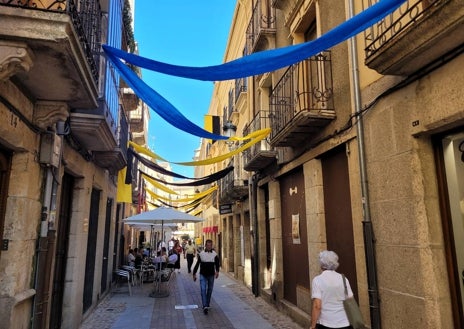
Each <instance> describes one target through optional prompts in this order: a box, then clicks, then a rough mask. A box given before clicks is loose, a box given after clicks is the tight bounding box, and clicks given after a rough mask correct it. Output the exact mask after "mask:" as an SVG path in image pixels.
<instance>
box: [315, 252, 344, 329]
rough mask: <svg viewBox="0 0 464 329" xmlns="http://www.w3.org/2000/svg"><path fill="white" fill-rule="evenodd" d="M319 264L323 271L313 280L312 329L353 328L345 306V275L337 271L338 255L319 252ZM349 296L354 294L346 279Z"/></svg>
mask: <svg viewBox="0 0 464 329" xmlns="http://www.w3.org/2000/svg"><path fill="white" fill-rule="evenodd" d="M319 264H320V266H321V270H322V273H321V274H319V275H318V276H316V277H314V279H313V281H312V289H311V298H312V301H313V302H312V304H313V305H312V311H311V327H310V329H316V328H317V329H331V328H337V329H352V328H353V327H352V326H351V325H350V322H349V321H348V317H347V316H346V313H345V309H344V308H343V300H344V299H345V287H344V285H343V276H342V275H341V274H340V273H338V272H336V269H337V268H338V265H339V264H338V256H337V254H336V253H335V252H333V251H328V250H324V251H321V252H320V253H319ZM345 282H346V288H347V290H348V296H347V297H348V298H349V297H352V296H353V291H352V290H351V286H350V283H349V281H348V279H346V281H345Z"/></svg>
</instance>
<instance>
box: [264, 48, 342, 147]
mask: <svg viewBox="0 0 464 329" xmlns="http://www.w3.org/2000/svg"><path fill="white" fill-rule="evenodd" d="M270 118H271V122H270V123H271V129H272V131H271V135H270V143H271V145H272V146H274V147H278V146H279V147H296V146H299V145H300V144H301V143H303V142H304V143H307V142H308V140H309V139H310V138H311V137H312V136H314V135H315V134H317V133H319V132H320V131H321V130H322V129H324V127H326V126H327V125H328V124H329V123H330V122H331V121H332V120H333V119H335V110H334V104H333V87H332V64H331V59H330V52H324V53H321V54H318V55H315V56H313V57H311V58H310V59H308V60H305V61H303V62H300V63H298V64H295V65H292V66H290V67H289V68H288V69H287V71H286V72H285V73H284V75H283V76H282V78H281V79H280V80H279V82H278V83H277V84H276V85H275V87H274V89H273V90H272V92H271V96H270Z"/></svg>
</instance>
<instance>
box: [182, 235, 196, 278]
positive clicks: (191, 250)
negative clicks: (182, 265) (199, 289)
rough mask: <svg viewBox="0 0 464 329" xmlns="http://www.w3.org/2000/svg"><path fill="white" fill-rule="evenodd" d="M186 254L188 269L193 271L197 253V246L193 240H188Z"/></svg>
mask: <svg viewBox="0 0 464 329" xmlns="http://www.w3.org/2000/svg"><path fill="white" fill-rule="evenodd" d="M184 250H185V256H186V257H187V271H188V272H189V273H191V272H192V265H193V259H194V258H195V255H196V253H197V247H195V245H194V244H193V243H192V240H188V243H187V244H186V245H185V248H184Z"/></svg>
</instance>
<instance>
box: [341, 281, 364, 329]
mask: <svg viewBox="0 0 464 329" xmlns="http://www.w3.org/2000/svg"><path fill="white" fill-rule="evenodd" d="M342 278H343V287H344V288H345V300H344V301H343V308H344V309H345V312H346V316H347V317H348V321H350V325H351V326H352V327H353V328H354V329H365V328H366V326H365V325H364V320H363V318H362V314H361V310H360V309H359V306H358V303H357V302H356V299H354V298H353V297H350V298H348V290H347V289H346V281H345V275H344V274H342Z"/></svg>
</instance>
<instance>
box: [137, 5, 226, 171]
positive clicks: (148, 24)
mask: <svg viewBox="0 0 464 329" xmlns="http://www.w3.org/2000/svg"><path fill="white" fill-rule="evenodd" d="M234 9H235V0H209V1H208V0H197V1H187V0H185V1H181V0H136V2H135V21H134V33H135V39H136V41H137V42H138V45H139V53H140V55H141V56H144V57H148V58H152V59H156V60H159V61H162V62H167V63H171V64H178V65H188V66H209V65H215V64H220V63H222V61H223V56H224V51H225V47H226V44H227V38H228V35H229V29H230V25H231V20H232V15H233V12H234ZM142 77H143V80H144V81H145V82H146V83H147V84H148V85H149V86H151V87H152V88H153V89H155V90H156V91H157V92H158V93H160V94H161V95H162V96H163V97H164V98H166V99H167V100H168V101H169V102H171V103H172V104H173V105H174V106H175V107H176V108H177V109H178V110H179V111H180V112H181V113H182V114H183V115H184V116H186V117H187V118H188V119H189V120H190V121H192V122H194V123H195V124H197V125H199V126H201V127H203V117H204V115H205V114H206V113H207V112H208V107H209V104H210V100H211V95H212V90H213V82H209V81H196V80H189V79H184V78H178V77H171V76H167V75H163V74H160V73H155V72H151V71H148V70H143V71H142ZM150 115H151V119H150V122H149V132H148V145H149V146H150V148H151V149H152V150H153V151H154V152H155V153H157V154H158V155H160V156H162V157H164V158H165V159H167V160H169V161H174V162H182V161H191V160H192V157H193V155H194V150H195V149H196V148H198V146H199V143H200V139H199V137H196V136H193V135H190V134H188V133H185V132H183V131H181V130H179V129H177V128H174V127H172V126H171V125H170V124H168V123H167V122H165V121H164V120H163V119H161V118H160V117H159V116H158V115H157V114H156V113H155V112H153V111H150ZM172 169H173V171H175V172H177V173H179V174H182V175H186V176H193V167H187V166H176V165H172Z"/></svg>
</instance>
